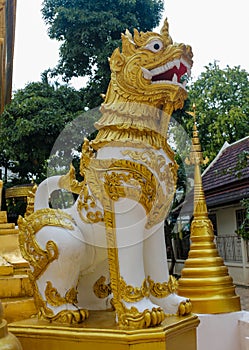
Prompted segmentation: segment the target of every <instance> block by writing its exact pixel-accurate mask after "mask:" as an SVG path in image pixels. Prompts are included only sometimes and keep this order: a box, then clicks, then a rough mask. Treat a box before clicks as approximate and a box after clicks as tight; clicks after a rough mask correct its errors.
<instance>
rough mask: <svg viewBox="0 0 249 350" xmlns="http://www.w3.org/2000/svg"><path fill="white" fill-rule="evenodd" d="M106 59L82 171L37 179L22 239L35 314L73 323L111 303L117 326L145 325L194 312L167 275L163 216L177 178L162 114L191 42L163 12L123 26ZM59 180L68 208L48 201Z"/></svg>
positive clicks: (171, 104)
mask: <svg viewBox="0 0 249 350" xmlns="http://www.w3.org/2000/svg"><path fill="white" fill-rule="evenodd" d="M109 63H110V68H111V80H110V83H109V87H108V90H107V92H106V95H105V97H104V102H103V104H102V105H101V108H100V111H101V114H102V115H101V118H100V120H99V121H98V122H96V124H95V127H96V128H97V129H98V134H97V136H96V138H95V139H94V140H93V141H91V142H89V141H88V140H87V139H85V141H84V143H83V146H82V156H81V162H80V172H81V175H82V176H83V177H84V180H83V181H82V182H77V181H76V179H75V175H74V173H75V171H74V168H73V167H71V168H70V171H69V173H68V174H66V175H63V176H53V177H50V178H48V179H46V180H45V181H44V182H42V183H41V184H40V185H39V186H38V188H37V191H36V193H35V194H34V198H33V206H34V208H33V212H32V210H30V208H31V205H29V207H28V208H29V210H28V212H27V213H26V215H25V217H24V218H22V217H20V218H19V222H18V224H19V229H20V246H21V250H22V254H23V256H24V257H25V258H26V259H27V260H28V261H29V263H30V267H31V275H30V278H31V281H32V283H33V286H34V297H35V301H36V305H37V308H38V311H39V317H40V318H43V319H44V318H45V319H47V320H49V321H56V322H66V323H80V322H82V321H84V319H86V318H87V317H88V314H89V310H105V309H109V308H111V307H112V308H114V309H115V312H116V322H117V324H118V326H119V327H122V328H127V329H135V328H147V327H150V326H155V325H159V324H160V323H161V322H162V321H163V320H164V318H165V314H179V315H185V314H188V313H189V312H190V311H191V303H190V301H189V300H187V299H185V298H183V297H180V296H178V295H177V293H176V281H174V279H173V278H172V277H171V276H169V274H168V265H167V256H166V247H165V238H164V219H165V217H166V215H167V212H168V210H169V208H170V205H171V202H172V198H173V196H174V193H175V186H176V177H177V175H176V173H177V164H176V162H175V160H174V153H173V151H172V150H171V148H170V147H169V145H168V143H167V129H168V123H169V120H170V117H171V114H172V112H173V111H174V110H176V109H178V108H181V107H182V106H183V103H184V100H185V99H186V97H187V92H186V89H185V85H184V76H185V75H189V74H190V69H191V67H192V51H191V48H190V47H189V46H186V45H184V44H175V43H173V42H172V39H171V37H170V36H169V33H168V22H167V20H165V22H164V25H163V27H162V29H161V32H160V34H159V33H154V32H146V33H144V32H138V31H137V30H136V29H135V30H134V35H132V34H131V33H130V32H129V31H126V32H125V34H122V52H120V50H119V48H117V49H116V50H115V51H114V52H113V54H112V56H111V58H110V59H109ZM59 188H62V189H67V190H69V191H71V192H74V193H77V194H78V197H77V200H76V202H75V204H74V205H73V206H72V207H71V208H69V209H65V210H59V209H52V208H49V196H50V194H51V192H52V191H54V190H56V189H59Z"/></svg>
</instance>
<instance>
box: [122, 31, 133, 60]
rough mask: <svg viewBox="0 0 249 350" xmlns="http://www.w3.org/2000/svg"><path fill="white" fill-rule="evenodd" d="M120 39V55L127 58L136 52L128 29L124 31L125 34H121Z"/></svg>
mask: <svg viewBox="0 0 249 350" xmlns="http://www.w3.org/2000/svg"><path fill="white" fill-rule="evenodd" d="M121 39H122V53H123V54H124V55H125V56H127V57H129V56H132V55H133V54H134V52H135V50H136V45H135V43H134V41H133V38H132V35H131V33H130V32H129V30H128V29H126V31H125V34H124V33H122V35H121Z"/></svg>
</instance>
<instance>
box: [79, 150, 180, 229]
mask: <svg viewBox="0 0 249 350" xmlns="http://www.w3.org/2000/svg"><path fill="white" fill-rule="evenodd" d="M122 154H123V155H124V156H129V158H130V159H95V158H92V159H91V161H90V162H89V164H88V167H87V168H85V169H84V176H85V184H84V186H83V188H82V191H81V193H80V196H79V199H78V204H77V209H78V213H79V215H80V217H81V219H82V220H83V221H84V222H87V223H97V222H100V221H103V220H104V214H103V209H102V208H103V203H104V201H105V197H106V196H107V197H108V198H109V199H111V200H112V201H117V200H118V199H120V198H129V199H132V200H135V201H137V202H139V203H140V204H141V205H142V206H143V207H144V209H145V211H146V214H147V225H146V226H147V228H149V227H152V226H154V225H155V224H157V223H159V222H161V221H162V220H163V219H164V217H165V213H167V211H168V210H169V207H170V203H171V201H172V199H173V196H174V192H175V184H176V171H177V166H176V164H175V163H168V164H167V162H166V160H165V158H164V157H163V156H162V155H160V154H158V153H156V152H154V151H153V150H144V151H134V150H125V151H123V152H122Z"/></svg>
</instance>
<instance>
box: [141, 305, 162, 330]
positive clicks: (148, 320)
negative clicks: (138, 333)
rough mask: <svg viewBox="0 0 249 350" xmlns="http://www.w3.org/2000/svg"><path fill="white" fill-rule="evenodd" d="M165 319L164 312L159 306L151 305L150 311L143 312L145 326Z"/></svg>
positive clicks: (159, 322)
mask: <svg viewBox="0 0 249 350" xmlns="http://www.w3.org/2000/svg"><path fill="white" fill-rule="evenodd" d="M164 319H165V313H164V311H163V309H162V308H161V307H157V308H156V307H153V309H152V310H151V311H147V312H146V314H145V328H148V327H154V326H158V325H160V324H161V323H162V322H163V320H164Z"/></svg>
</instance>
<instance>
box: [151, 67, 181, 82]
mask: <svg viewBox="0 0 249 350" xmlns="http://www.w3.org/2000/svg"><path fill="white" fill-rule="evenodd" d="M186 72H187V69H186V67H185V66H184V65H183V64H182V63H181V64H180V68H179V69H178V68H177V67H176V66H174V67H173V68H171V69H169V70H168V71H166V72H164V73H160V74H158V75H155V76H153V77H152V81H159V80H169V81H172V79H173V76H174V74H176V75H177V81H178V83H180V79H181V76H182V75H183V74H185V73H186Z"/></svg>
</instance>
